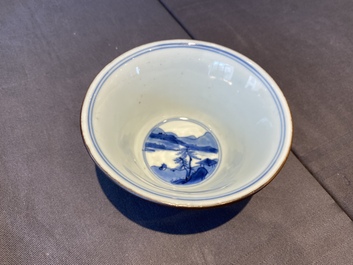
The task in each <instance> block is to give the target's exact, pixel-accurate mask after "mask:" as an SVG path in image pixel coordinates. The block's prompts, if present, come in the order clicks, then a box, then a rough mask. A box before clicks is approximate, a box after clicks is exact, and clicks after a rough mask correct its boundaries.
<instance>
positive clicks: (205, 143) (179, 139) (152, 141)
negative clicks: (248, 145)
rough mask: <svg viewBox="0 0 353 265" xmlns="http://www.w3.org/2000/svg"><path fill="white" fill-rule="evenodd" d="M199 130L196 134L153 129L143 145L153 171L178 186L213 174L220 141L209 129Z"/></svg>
mask: <svg viewBox="0 0 353 265" xmlns="http://www.w3.org/2000/svg"><path fill="white" fill-rule="evenodd" d="M198 131H199V132H198V133H194V134H196V136H195V135H192V132H189V134H191V135H188V133H187V132H185V130H184V131H181V130H180V132H179V131H178V130H177V129H170V128H169V130H168V131H165V130H163V129H162V126H160V127H156V128H154V129H153V130H152V131H151V132H150V134H149V135H148V137H147V139H146V141H145V144H144V152H145V158H146V160H147V163H148V165H149V167H150V169H151V171H152V172H153V173H154V174H155V175H157V176H158V177H160V178H161V179H163V180H164V181H167V182H169V183H172V184H179V185H190V184H196V183H199V182H201V181H203V180H205V179H206V178H207V177H208V176H210V175H211V174H212V173H213V172H214V170H215V169H216V168H217V164H218V162H219V148H218V144H217V141H216V139H215V138H214V136H213V135H212V134H211V133H210V132H208V131H206V130H205V129H203V128H202V130H201V132H200V129H199V130H198ZM178 132H179V135H178Z"/></svg>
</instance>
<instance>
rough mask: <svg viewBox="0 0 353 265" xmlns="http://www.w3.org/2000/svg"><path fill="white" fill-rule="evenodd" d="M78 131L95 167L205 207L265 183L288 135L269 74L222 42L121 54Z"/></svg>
mask: <svg viewBox="0 0 353 265" xmlns="http://www.w3.org/2000/svg"><path fill="white" fill-rule="evenodd" d="M81 129H82V135H83V139H84V142H85V144H86V146H87V149H88V151H89V153H90V155H91V156H92V158H93V160H94V161H95V162H96V164H97V165H98V166H99V167H100V168H101V169H102V170H103V171H104V172H105V173H106V174H107V175H108V176H109V177H110V178H112V179H113V180H114V181H115V182H116V183H117V184H119V185H120V186H122V187H123V188H125V189H126V190H128V191H130V192H132V193H134V194H136V195H138V196H140V197H142V198H145V199H147V200H151V201H154V202H157V203H162V204H168V205H173V206H183V207H209V206H216V205H221V204H225V203H230V202H233V201H237V200H240V199H242V198H245V197H247V196H249V195H251V194H253V193H255V192H256V191H258V190H260V189H261V188H263V187H264V186H265V185H266V184H268V183H269V182H270V181H271V180H272V179H273V178H274V177H275V176H276V174H277V173H278V172H279V171H280V169H281V168H282V166H283V164H284V163H285V161H286V159H287V157H288V154H289V151H290V147H291V141H292V121H291V115H290V111H289V108H288V105H287V102H286V100H285V98H284V96H283V94H282V92H281V90H280V89H279V87H278V86H277V84H276V83H275V82H274V81H273V79H272V78H271V77H270V76H269V75H268V74H267V73H266V72H265V71H264V70H263V69H262V68H260V67H259V66H258V65H257V64H255V63H254V62H253V61H251V60H249V59H248V58H246V57H245V56H243V55H241V54H239V53H237V52H235V51H233V50H230V49H228V48H225V47H222V46H220V45H216V44H212V43H207V42H202V41H194V40H169V41H160V42H154V43H150V44H146V45H143V46H140V47H137V48H135V49H133V50H130V51H128V52H126V53H125V54H123V55H121V56H119V57H118V58H116V59H115V60H114V61H112V62H111V63H110V64H108V65H107V66H106V67H105V68H104V69H103V70H102V71H101V72H100V73H99V74H98V75H97V77H96V78H95V79H94V81H93V82H92V84H91V86H90V87H89V89H88V92H87V95H86V97H85V99H84V102H83V105H82V112H81Z"/></svg>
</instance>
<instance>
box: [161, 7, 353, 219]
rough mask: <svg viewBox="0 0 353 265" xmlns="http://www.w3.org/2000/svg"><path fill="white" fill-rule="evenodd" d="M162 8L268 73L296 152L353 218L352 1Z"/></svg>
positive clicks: (194, 32) (201, 36)
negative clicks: (284, 107)
mask: <svg viewBox="0 0 353 265" xmlns="http://www.w3.org/2000/svg"><path fill="white" fill-rule="evenodd" d="M163 3H164V4H165V5H166V6H167V8H168V9H169V10H170V11H171V13H173V14H174V16H175V17H176V18H177V19H178V20H179V21H180V23H181V24H182V25H183V26H184V28H186V29H187V30H188V31H189V32H190V33H191V35H192V36H193V37H194V38H196V39H201V40H207V41H212V42H217V43H219V44H223V45H225V46H228V47H230V48H233V49H235V50H237V51H239V52H241V53H243V54H245V55H246V56H248V57H250V58H251V59H253V60H254V61H255V62H257V63H258V64H260V65H261V66H262V67H263V68H264V69H265V70H266V71H268V72H269V74H270V75H271V76H272V77H273V78H274V79H275V80H276V82H277V83H278V84H279V86H280V87H281V89H282V90H283V91H284V94H285V96H286V97H287V99H288V102H289V105H290V107H291V110H292V114H293V120H294V126H295V127H294V132H295V134H294V140H293V150H294V152H295V153H296V155H297V156H298V157H299V159H300V160H301V161H302V162H303V164H304V165H305V166H306V167H307V168H308V169H309V170H310V172H312V174H313V175H314V176H315V177H316V178H317V179H318V180H319V181H320V183H321V184H322V185H323V186H324V187H325V188H326V189H327V190H328V191H329V192H330V194H331V195H332V196H333V197H334V198H335V200H337V202H338V203H339V204H340V205H341V206H342V207H343V208H344V210H345V211H346V212H347V213H348V214H349V215H350V216H351V218H353V122H352V121H353V86H352V84H353V74H352V73H353V64H352V58H353V45H352V43H353V30H352V29H353V2H352V1H350V0H339V1H329V0H324V1H322V0H314V1H306V0H299V1H288V0H286V1H282V0H269V1H261V2H259V1H256V0H249V1H226V0H220V1H203V0H163Z"/></svg>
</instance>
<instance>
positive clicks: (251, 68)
mask: <svg viewBox="0 0 353 265" xmlns="http://www.w3.org/2000/svg"><path fill="white" fill-rule="evenodd" d="M164 49H176V50H178V49H190V50H192V49H196V50H203V51H208V52H212V53H215V54H218V55H222V56H224V57H226V58H228V59H230V60H233V61H234V62H236V63H238V64H240V65H242V66H244V67H245V68H246V69H248V70H249V71H250V72H251V73H252V74H253V75H254V76H256V77H257V78H258V79H259V80H260V82H261V83H262V84H263V85H264V86H265V87H266V88H267V89H268V91H269V93H270V94H271V96H272V99H273V101H274V103H275V104H276V111H277V112H278V115H279V118H280V141H279V143H278V146H277V150H276V154H275V155H274V156H273V158H272V160H271V161H270V163H269V165H268V166H267V167H266V168H265V169H264V170H263V171H262V172H261V173H259V175H258V176H257V177H255V178H254V179H253V180H252V181H250V182H249V183H246V184H244V185H243V186H241V187H239V188H238V189H235V190H232V191H229V192H227V193H224V194H221V195H215V196H212V197H207V198H198V200H214V199H221V198H224V197H227V196H231V195H233V194H235V193H238V192H241V191H243V190H245V189H247V188H249V187H250V186H252V185H254V184H255V183H256V182H258V181H260V180H261V179H262V178H263V177H264V176H265V175H266V174H267V173H268V172H269V171H270V170H271V169H272V168H273V166H274V165H275V163H276V161H277V159H278V157H279V156H280V154H281V152H282V150H283V148H284V142H285V135H286V127H287V125H286V124H287V121H286V119H285V111H284V109H283V106H282V104H281V100H280V99H279V97H278V95H277V94H276V90H275V89H274V88H273V87H272V85H271V84H270V83H269V81H268V80H267V79H266V78H265V77H264V76H263V75H262V74H261V72H259V71H258V69H256V67H254V66H253V65H252V64H251V63H249V62H247V61H246V60H244V59H243V58H241V57H239V56H237V55H236V54H233V53H231V52H228V51H225V50H222V49H219V48H217V47H212V46H209V45H206V44H199V43H197V44H196V45H189V44H188V43H185V42H178V41H176V42H173V43H164V44H157V45H155V46H153V47H147V48H145V49H143V50H141V51H137V52H135V53H133V54H131V55H130V56H128V57H126V58H124V59H122V60H120V61H118V62H116V63H115V64H114V65H113V66H112V67H111V68H110V69H109V71H108V72H107V73H105V74H104V76H103V77H102V79H101V80H100V81H99V83H98V84H97V86H96V87H95V91H94V93H93V95H92V98H91V101H90V103H89V108H88V115H87V122H88V127H89V128H88V129H89V135H90V137H91V139H92V142H93V145H94V147H95V148H96V150H97V152H98V154H99V156H100V157H101V159H103V160H104V162H105V163H106V164H107V165H108V167H109V168H110V169H111V170H113V171H114V172H116V173H117V174H118V175H119V176H120V177H121V178H122V179H124V181H127V182H128V183H129V184H131V185H133V186H135V187H136V188H138V189H140V190H142V191H145V192H150V193H152V194H154V195H158V196H164V197H167V198H172V199H180V198H179V197H175V195H172V196H167V195H165V194H163V195H161V194H160V193H159V192H153V191H151V190H149V189H146V188H144V187H141V186H140V185H138V184H136V183H135V182H134V181H132V180H131V179H129V178H126V177H125V176H124V174H123V173H121V172H120V171H119V170H118V169H117V168H116V167H115V166H114V165H113V164H112V163H111V161H109V159H108V158H107V157H106V156H105V154H104V153H103V151H102V150H101V148H100V146H99V144H98V143H97V140H96V136H95V133H94V130H93V108H94V106H95V102H96V99H97V96H98V94H99V91H100V90H101V88H102V87H103V85H104V83H105V82H106V80H107V79H108V78H109V77H110V76H111V75H112V74H114V72H115V71H118V70H119V69H120V68H121V67H122V66H123V65H124V64H126V63H127V62H129V61H131V60H133V59H134V58H137V57H139V56H142V55H144V54H146V53H150V52H153V51H159V50H164ZM183 199H184V200H189V199H185V198H183ZM190 200H193V199H190Z"/></svg>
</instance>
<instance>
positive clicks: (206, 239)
mask: <svg viewBox="0 0 353 265" xmlns="http://www.w3.org/2000/svg"><path fill="white" fill-rule="evenodd" d="M352 28H353V2H351V1H348V0H338V1H328V0H324V1H303V0H299V1H279V0H276V1H275V0H266V1H261V2H259V1H253V0H249V1H225V0H219V1H201V0H199V1H196V0H188V1H186V0H178V1H177V0H164V1H157V0H147V1H146V0H145V1H143V0H130V1H122V0H121V1H113V0H111V1H109V0H104V1H68V0H66V1H39V0H38V1H24V0H23V1H20V0H13V1H2V2H1V3H0V58H1V60H0V80H1V82H0V264H352V263H353V251H352V248H353V225H352V221H351V218H352V216H353V206H352V205H353V203H352V202H353V196H352V194H353V189H352V185H353V184H352V183H353V176H352V173H353V163H352V160H353V151H352V147H353V125H352V120H353V104H352V103H353V102H352V100H353V88H352V85H351V84H352V83H353V75H352V72H353V71H352V70H353V64H352V54H353V34H352V32H353V31H352ZM175 38H195V39H200V40H206V41H212V42H216V43H219V44H222V45H225V46H227V47H229V48H232V49H234V50H237V51H239V52H241V53H243V54H244V55H246V56H248V57H250V58H251V59H253V60H254V61H255V62H257V63H258V64H260V65H261V66H262V67H263V68H264V69H265V70H266V71H268V72H269V74H270V75H271V76H272V77H273V78H274V79H275V80H276V82H277V83H278V84H279V86H280V87H281V89H282V90H283V92H284V94H285V96H286V97H287V99H288V102H289V105H290V108H291V110H292V114H293V120H294V132H295V133H294V139H293V148H292V152H291V154H290V156H289V159H288V162H287V163H286V165H285V166H284V168H283V170H282V171H281V173H280V174H279V175H278V176H277V177H276V178H275V180H274V181H273V182H271V183H270V185H268V186H267V187H266V188H265V189H263V190H262V191H260V192H259V193H257V194H255V195H254V196H252V197H251V198H248V199H246V200H244V201H241V202H238V203H233V204H230V205H227V206H223V207H219V208H211V209H203V210H190V209H177V208H170V207H166V206H161V205H156V204H154V203H151V202H147V201H145V200H142V199H140V198H137V197H135V196H133V195H131V194H129V193H128V192H126V191H125V190H123V189H121V188H120V187H118V186H116V185H115V184H113V183H112V181H111V180H109V178H107V177H106V176H105V175H104V174H103V173H102V172H101V171H100V170H99V169H98V168H96V167H95V165H94V163H93V161H92V160H91V159H90V157H89V155H88V153H87V152H86V150H85V147H84V144H83V142H82V139H81V135H80V127H79V125H80V123H79V119H80V107H81V104H82V101H83V98H84V95H85V93H86V91H87V88H88V86H89V84H90V83H91V82H92V80H93V78H94V77H95V75H96V74H97V73H98V72H99V71H100V70H101V69H102V68H103V67H104V66H105V65H106V64H107V63H109V62H110V61H111V60H113V59H114V58H115V57H117V56H118V55H120V54H122V53H123V52H125V51H127V50H129V49H131V48H134V47H136V46H138V45H140V44H144V43H148V42H151V41H156V40H164V39H175Z"/></svg>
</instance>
